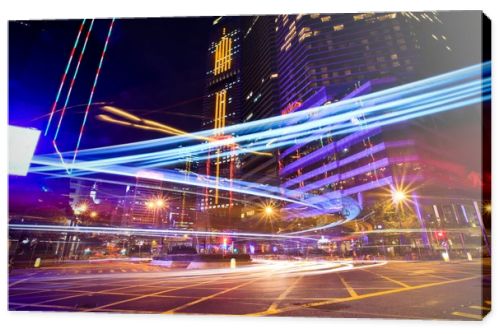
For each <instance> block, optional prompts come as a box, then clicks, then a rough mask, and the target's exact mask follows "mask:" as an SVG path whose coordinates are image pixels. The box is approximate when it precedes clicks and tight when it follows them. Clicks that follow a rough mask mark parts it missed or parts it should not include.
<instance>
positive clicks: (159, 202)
mask: <svg viewBox="0 0 500 334" xmlns="http://www.w3.org/2000/svg"><path fill="white" fill-rule="evenodd" d="M155 205H156V207H157V208H163V207H164V206H165V201H164V200H163V199H161V198H159V199H157V200H156V202H155Z"/></svg>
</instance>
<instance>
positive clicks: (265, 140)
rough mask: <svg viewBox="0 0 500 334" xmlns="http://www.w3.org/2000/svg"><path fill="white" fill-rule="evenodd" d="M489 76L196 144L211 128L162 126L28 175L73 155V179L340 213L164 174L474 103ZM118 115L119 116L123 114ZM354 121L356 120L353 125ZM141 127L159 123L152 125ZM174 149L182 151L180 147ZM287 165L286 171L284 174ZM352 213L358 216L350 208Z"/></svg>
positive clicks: (323, 201)
mask: <svg viewBox="0 0 500 334" xmlns="http://www.w3.org/2000/svg"><path fill="white" fill-rule="evenodd" d="M490 75H491V63H489V62H488V63H484V64H478V65H474V66H471V67H467V68H464V69H461V70H457V71H454V72H449V73H445V74H442V75H438V76H435V77H431V78H428V79H424V80H420V81H416V82H413V83H409V84H405V85H401V86H397V87H394V88H390V89H386V90H382V91H379V92H376V93H372V94H367V95H364V96H361V97H356V98H353V99H349V100H342V101H339V102H336V103H332V104H329V105H325V106H321V107H315V108H310V109H306V110H303V111H299V112H296V113H291V114H287V115H283V116H278V117H271V118H267V119H262V120H257V121H253V122H248V123H242V124H237V125H232V126H228V127H226V128H225V129H224V132H225V133H230V134H232V136H231V137H230V138H224V139H221V140H206V141H205V142H203V143H199V140H200V138H202V139H203V138H209V137H210V136H213V135H214V130H206V131H199V132H195V133H191V134H187V133H182V131H181V132H179V131H180V130H179V131H177V129H175V131H174V129H171V128H170V127H168V126H164V128H165V129H167V128H168V131H171V132H172V131H173V132H172V134H178V135H177V136H173V137H168V138H162V139H157V140H152V141H143V142H136V143H130V144H124V145H117V146H109V147H103V148H94V149H87V150H82V151H80V152H79V157H80V159H84V160H78V161H77V160H75V159H74V157H75V156H76V152H65V153H61V157H62V158H63V159H62V161H60V160H59V159H57V157H56V156H54V155H41V156H35V157H34V159H33V164H34V165H35V166H33V167H32V168H31V169H30V171H31V172H34V173H52V174H56V173H61V174H62V175H64V172H65V171H66V166H65V163H64V159H65V158H66V159H71V157H73V161H72V169H74V170H75V172H74V173H75V176H81V175H87V174H105V175H110V176H111V175H119V176H126V177H136V176H137V175H139V174H140V173H141V172H142V171H144V170H148V171H151V172H154V174H155V175H159V176H155V177H154V178H155V179H158V180H161V181H166V182H172V183H177V184H185V185H189V186H194V187H200V188H212V189H219V190H227V191H231V192H233V193H241V194H248V195H254V196H258V197H263V198H269V199H273V200H279V201H284V202H288V203H292V204H293V205H292V206H291V207H290V209H293V208H294V207H307V208H309V209H310V210H311V212H315V211H318V212H323V213H333V212H338V211H339V210H340V209H341V208H342V206H343V205H350V203H348V202H349V201H348V200H347V198H348V196H347V195H346V194H340V193H339V194H334V195H335V196H333V195H332V196H324V195H314V194H311V193H309V192H307V191H299V190H292V189H286V188H284V187H273V186H269V185H261V184H257V183H252V182H247V181H242V180H234V179H233V180H227V179H224V178H215V177H212V176H205V175H199V174H196V173H193V172H184V171H180V170H175V169H173V170H172V169H171V170H168V169H164V167H166V166H175V165H178V164H181V163H184V162H185V160H186V157H189V159H191V161H205V160H208V159H210V158H211V157H210V155H209V152H210V151H213V150H214V149H217V148H218V147H222V146H227V145H237V146H236V147H237V148H236V149H235V151H234V152H229V151H228V152H226V153H221V154H220V156H219V158H221V157H225V156H229V155H231V154H235V153H236V154H237V155H242V154H247V153H248V152H249V151H252V152H262V151H270V150H274V149H277V148H283V147H287V146H290V145H295V144H297V143H301V142H302V141H303V142H310V141H313V140H315V139H319V138H324V137H328V136H329V137H332V136H338V135H345V134H350V133H354V132H358V131H368V130H370V129H374V128H378V127H382V126H389V125H393V124H397V123H400V122H404V121H407V120H411V119H415V118H417V117H423V116H427V115H432V114H436V113H441V112H445V111H450V110H453V109H457V108H461V107H465V106H469V105H473V104H477V103H480V102H482V101H485V100H489V99H490V98H491V77H490ZM108 109H109V108H108ZM111 111H112V112H113V113H115V114H119V115H121V116H126V118H129V119H130V120H131V121H137V119H134V117H135V116H133V115H129V114H128V113H126V112H122V111H120V110H114V109H111ZM123 113H125V115H122V114H123ZM361 116H362V117H361ZM354 118H356V119H357V120H358V121H357V122H352V119H354ZM138 119H139V120H141V119H140V118H138ZM142 121H143V120H142ZM145 124H146V123H145ZM147 124H148V125H151V126H153V125H154V126H160V125H161V124H160V125H158V124H152V123H151V122H149V123H147ZM162 126H163V125H162ZM160 128H161V126H160ZM180 145H182V147H179V146H180ZM127 153H128V154H127ZM292 165H293V164H291V165H288V166H287V167H286V168H288V169H290V168H292ZM158 167H162V168H158ZM342 198H345V199H346V200H347V202H345V203H343V202H342ZM358 211H359V210H358ZM290 212H292V211H290ZM353 212H357V211H356V210H353ZM356 215H357V214H355V213H354V214H352V215H349V216H348V217H346V219H344V220H340V221H337V222H332V223H331V224H327V225H325V226H322V227H320V228H318V229H324V228H329V227H333V226H337V225H339V224H342V223H345V222H346V221H349V220H351V219H353V218H355V216H356ZM299 216H300V213H299ZM316 230H317V229H314V231H316ZM311 231H313V230H311Z"/></svg>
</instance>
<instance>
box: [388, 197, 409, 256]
mask: <svg viewBox="0 0 500 334" xmlns="http://www.w3.org/2000/svg"><path fill="white" fill-rule="evenodd" d="M391 195H392V203H394V206H395V209H396V212H397V210H398V209H401V217H398V218H399V250H400V252H401V247H402V245H403V233H402V231H401V230H402V229H403V222H402V219H404V210H403V208H402V204H403V203H404V202H406V201H407V200H408V195H407V194H406V192H405V191H403V190H401V189H392V191H391Z"/></svg>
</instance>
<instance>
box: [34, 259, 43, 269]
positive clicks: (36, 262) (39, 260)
mask: <svg viewBox="0 0 500 334" xmlns="http://www.w3.org/2000/svg"><path fill="white" fill-rule="evenodd" d="M41 264H42V259H41V258H39V257H37V258H36V260H35V268H39V267H40V265H41Z"/></svg>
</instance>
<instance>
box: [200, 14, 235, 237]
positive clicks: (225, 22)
mask: <svg viewBox="0 0 500 334" xmlns="http://www.w3.org/2000/svg"><path fill="white" fill-rule="evenodd" d="M240 56H241V28H240V18H238V17H219V18H217V19H215V20H214V22H213V28H212V32H211V40H210V43H209V47H208V70H207V72H206V75H207V92H206V95H205V100H204V104H203V109H204V115H205V118H206V119H208V120H207V121H204V122H203V124H202V128H203V129H213V134H212V136H211V137H210V138H211V140H212V142H213V143H217V141H225V142H226V144H224V145H220V146H218V145H214V149H213V150H211V151H210V152H209V159H208V160H207V161H205V163H204V165H203V166H202V170H201V171H200V173H202V174H205V175H207V176H210V177H213V178H214V180H215V181H214V183H215V187H213V188H206V189H205V190H204V191H205V193H204V195H203V196H202V197H201V200H200V210H201V214H200V215H199V217H198V220H200V225H201V226H202V227H203V228H207V227H209V228H232V227H234V225H235V223H236V221H235V219H237V218H238V217H239V213H238V212H237V211H238V204H237V201H236V200H235V194H234V193H233V192H232V191H230V190H221V189H219V188H218V185H219V183H220V182H221V180H224V181H226V180H227V181H228V183H229V185H231V182H232V180H233V179H234V178H238V177H239V167H240V160H239V157H238V156H237V155H236V146H235V145H234V144H231V143H230V142H231V141H230V139H231V138H232V136H233V135H234V134H233V133H228V132H227V131H226V129H225V128H226V127H227V126H229V125H232V124H236V123H238V122H239V121H240V117H241V99H240V95H241V69H240V66H241V62H240ZM228 139H229V140H228ZM228 142H229V143H228ZM203 221H204V222H203ZM203 225H206V226H203Z"/></svg>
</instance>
